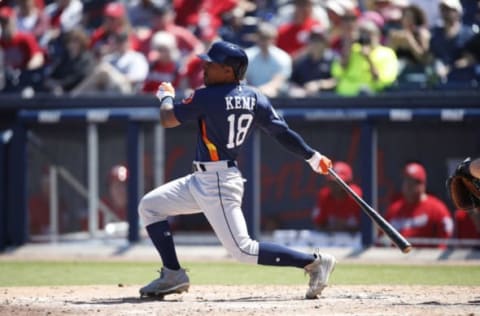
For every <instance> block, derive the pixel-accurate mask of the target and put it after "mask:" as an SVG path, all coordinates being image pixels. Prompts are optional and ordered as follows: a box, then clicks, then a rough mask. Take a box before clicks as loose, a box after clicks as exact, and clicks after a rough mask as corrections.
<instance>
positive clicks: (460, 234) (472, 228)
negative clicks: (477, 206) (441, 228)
mask: <svg viewBox="0 0 480 316" xmlns="http://www.w3.org/2000/svg"><path fill="white" fill-rule="evenodd" d="M454 214H455V233H454V237H455V238H459V239H477V240H479V241H480V217H479V216H475V215H474V214H473V212H471V211H470V212H469V211H466V210H460V209H459V210H456V211H455V213H454Z"/></svg>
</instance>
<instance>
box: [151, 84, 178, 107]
mask: <svg viewBox="0 0 480 316" xmlns="http://www.w3.org/2000/svg"><path fill="white" fill-rule="evenodd" d="M155 95H156V97H157V98H158V100H160V102H162V101H163V99H165V98H166V97H172V98H174V99H175V88H174V87H173V86H172V84H171V83H170V82H162V83H161V84H160V85H159V86H158V90H157V93H156V94H155Z"/></svg>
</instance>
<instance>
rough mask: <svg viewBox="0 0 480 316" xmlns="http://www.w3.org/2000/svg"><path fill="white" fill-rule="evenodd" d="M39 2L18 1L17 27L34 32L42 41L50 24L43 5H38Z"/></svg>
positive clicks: (34, 0) (30, 0)
mask: <svg viewBox="0 0 480 316" xmlns="http://www.w3.org/2000/svg"><path fill="white" fill-rule="evenodd" d="M37 2H38V1H37V0H18V1H17V7H16V11H17V29H18V30H19V31H20V32H25V33H31V34H33V35H34V36H35V38H36V39H37V41H39V42H41V38H42V37H43V36H44V34H45V33H46V32H47V30H48V28H49V27H50V24H49V18H48V16H47V14H46V13H45V12H44V9H43V7H41V8H40V7H38V5H37Z"/></svg>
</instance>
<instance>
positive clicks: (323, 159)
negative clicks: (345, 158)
mask: <svg viewBox="0 0 480 316" xmlns="http://www.w3.org/2000/svg"><path fill="white" fill-rule="evenodd" d="M307 162H308V164H309V165H310V167H312V169H313V171H315V172H317V173H320V174H328V169H329V168H332V161H331V160H330V159H329V158H328V157H327V156H324V155H322V154H320V153H319V152H318V151H316V152H315V153H314V154H313V155H312V157H311V158H310V159H307Z"/></svg>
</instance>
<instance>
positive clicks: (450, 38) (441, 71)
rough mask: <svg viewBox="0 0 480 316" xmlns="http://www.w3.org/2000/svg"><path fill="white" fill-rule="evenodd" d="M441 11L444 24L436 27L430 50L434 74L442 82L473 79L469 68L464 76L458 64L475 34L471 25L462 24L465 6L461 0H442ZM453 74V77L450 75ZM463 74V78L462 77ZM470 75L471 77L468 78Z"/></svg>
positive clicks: (433, 31)
mask: <svg viewBox="0 0 480 316" xmlns="http://www.w3.org/2000/svg"><path fill="white" fill-rule="evenodd" d="M440 13H441V17H442V21H443V25H441V26H437V27H434V28H433V30H432V38H431V40H430V52H431V55H432V58H433V62H434V74H435V76H437V77H438V78H439V80H440V81H441V82H443V83H444V82H448V81H455V80H462V81H463V80H466V81H468V80H471V79H473V75H472V73H471V72H470V71H469V69H467V73H466V75H467V78H464V75H465V74H464V73H463V70H465V69H463V68H461V67H459V66H461V65H458V66H457V64H456V63H457V61H458V59H460V58H461V54H462V51H463V49H464V48H465V44H466V43H467V42H468V40H470V39H471V38H472V36H473V35H474V33H473V30H472V28H471V27H469V26H466V25H463V24H462V14H463V7H462V5H461V3H460V1H459V0H442V1H441V2H440ZM450 76H453V77H450ZM462 76H463V78H461V77H462ZM468 77H470V78H468Z"/></svg>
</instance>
